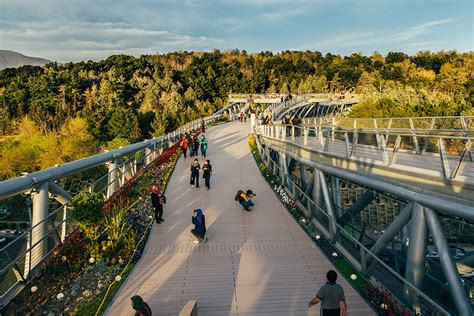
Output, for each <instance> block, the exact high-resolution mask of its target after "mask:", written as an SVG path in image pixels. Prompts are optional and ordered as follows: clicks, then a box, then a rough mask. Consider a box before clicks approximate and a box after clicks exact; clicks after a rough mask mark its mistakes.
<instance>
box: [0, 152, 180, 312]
mask: <svg viewBox="0 0 474 316" xmlns="http://www.w3.org/2000/svg"><path fill="white" fill-rule="evenodd" d="M180 155H181V152H180V150H179V145H178V144H175V145H174V146H172V147H170V148H169V149H167V150H166V151H165V152H164V153H163V154H162V155H160V156H159V157H158V158H157V159H156V160H155V161H153V162H152V163H151V164H150V165H149V166H148V168H147V169H142V170H140V171H139V172H137V174H136V175H135V176H134V177H132V178H131V179H130V180H128V181H127V182H126V183H125V184H124V185H123V186H122V187H120V189H118V190H117V191H116V192H115V193H114V194H113V195H112V196H111V197H110V198H109V199H108V200H106V201H104V200H103V197H102V195H100V194H99V193H90V192H82V193H80V194H79V195H77V196H76V197H74V199H73V204H74V209H73V210H72V211H71V213H70V216H71V217H72V219H73V220H74V221H75V222H76V223H77V225H78V228H77V229H76V230H74V231H73V233H71V234H70V235H69V236H68V237H67V238H66V240H65V241H64V242H63V243H62V244H60V245H58V246H57V247H56V248H55V249H54V250H53V252H52V253H51V255H50V256H49V257H48V259H46V260H45V262H44V268H43V269H42V270H41V271H40V272H39V273H38V275H37V276H36V277H35V278H34V279H33V280H32V282H30V284H29V285H28V286H27V287H25V288H24V289H23V291H22V292H21V293H20V294H19V295H18V296H17V297H16V298H15V299H14V300H12V302H10V304H9V305H8V307H7V309H6V310H5V312H6V314H19V315H28V314H47V315H68V314H80V315H87V314H96V312H98V313H101V312H103V310H104V309H105V308H106V307H107V303H108V302H109V301H110V300H111V299H112V298H113V296H114V294H115V292H116V291H117V290H118V289H119V287H120V284H121V283H122V282H123V280H124V279H125V278H126V276H127V275H128V273H129V272H130V271H131V270H132V268H133V266H134V264H135V263H136V262H137V261H138V259H139V258H140V257H141V255H142V253H143V249H144V247H145V244H146V240H147V238H148V235H149V232H150V227H151V225H152V223H153V217H152V216H151V204H150V201H149V194H150V187H151V185H153V184H154V185H158V187H159V188H160V189H161V190H163V191H164V190H165V188H166V185H167V183H168V180H169V178H170V176H171V174H172V172H173V169H174V166H175V164H176V162H177V160H178V159H179V157H180Z"/></svg>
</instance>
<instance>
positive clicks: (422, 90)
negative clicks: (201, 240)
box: [0, 50, 474, 180]
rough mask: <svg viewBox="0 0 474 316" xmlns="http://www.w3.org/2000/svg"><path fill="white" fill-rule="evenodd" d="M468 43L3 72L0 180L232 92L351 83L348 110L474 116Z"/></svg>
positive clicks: (115, 143)
mask: <svg viewBox="0 0 474 316" xmlns="http://www.w3.org/2000/svg"><path fill="white" fill-rule="evenodd" d="M473 61H474V54H473V52H468V53H456V52H454V51H447V52H445V51H441V52H429V51H422V52H418V53H416V54H414V55H412V56H409V55H407V54H405V53H402V52H390V53H388V54H387V55H386V56H384V55H382V54H379V53H374V54H372V55H371V56H364V55H363V54H360V53H355V54H352V55H350V56H340V55H333V54H330V53H328V54H324V55H323V54H322V53H320V52H311V51H305V52H298V51H285V52H281V53H272V52H261V53H252V54H250V53H247V52H246V51H239V50H231V51H226V52H222V51H218V50H215V51H213V52H186V51H185V52H174V53H168V54H157V55H147V56H141V57H138V58H136V57H133V56H126V55H114V56H110V57H109V58H107V59H105V60H102V61H98V62H93V61H88V62H79V63H67V64H58V63H51V64H48V65H46V66H44V67H38V66H23V67H20V68H9V69H4V70H3V71H0V180H4V179H7V178H11V177H15V176H18V175H20V174H21V173H22V172H33V171H36V170H39V169H43V168H47V167H51V166H53V165H54V164H60V163H64V162H67V161H71V160H74V159H79V158H82V157H85V156H88V155H91V154H93V153H96V152H99V151H101V150H104V149H113V148H117V147H119V146H122V145H126V144H129V143H132V142H136V141H139V140H141V139H146V138H149V137H151V136H156V135H161V134H163V133H166V132H169V131H171V130H173V129H175V128H176V127H178V126H179V125H181V124H183V123H185V122H187V121H190V120H193V119H196V118H198V117H201V116H206V115H209V114H212V113H213V112H214V111H216V110H217V109H219V108H220V107H222V106H224V105H225V103H226V98H227V96H228V94H229V93H231V92H234V93H265V92H268V93H275V92H279V93H308V92H343V91H353V92H356V93H358V94H359V95H360V103H359V104H358V105H357V106H356V107H354V108H353V110H352V111H351V113H350V114H349V115H350V116H352V117H402V116H445V115H474V110H473V108H474V80H473Z"/></svg>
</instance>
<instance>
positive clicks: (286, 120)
mask: <svg viewBox="0 0 474 316" xmlns="http://www.w3.org/2000/svg"><path fill="white" fill-rule="evenodd" d="M282 123H283V125H286V133H287V134H289V133H290V132H291V126H290V125H294V126H299V125H301V123H302V120H301V117H300V116H299V115H298V114H292V115H290V114H289V113H286V114H285V116H283V120H282ZM295 136H296V137H298V136H300V129H299V128H295Z"/></svg>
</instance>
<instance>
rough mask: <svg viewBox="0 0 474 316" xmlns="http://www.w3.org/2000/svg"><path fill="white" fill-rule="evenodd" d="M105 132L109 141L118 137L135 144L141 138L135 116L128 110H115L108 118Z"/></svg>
mask: <svg viewBox="0 0 474 316" xmlns="http://www.w3.org/2000/svg"><path fill="white" fill-rule="evenodd" d="M107 131H108V135H109V138H110V139H113V138H116V137H120V138H126V139H128V140H130V141H131V142H135V141H137V140H138V139H139V138H140V136H141V132H140V127H139V124H138V119H137V116H136V115H135V113H133V111H132V110H130V109H128V110H124V109H122V108H116V109H115V110H114V111H113V112H112V115H111V116H110V120H109V122H108V129H107Z"/></svg>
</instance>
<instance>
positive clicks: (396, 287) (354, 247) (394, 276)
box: [257, 138, 451, 315]
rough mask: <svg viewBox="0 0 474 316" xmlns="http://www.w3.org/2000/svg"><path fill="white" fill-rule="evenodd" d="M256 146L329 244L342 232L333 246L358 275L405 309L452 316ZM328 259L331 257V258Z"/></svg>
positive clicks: (269, 167) (424, 313) (289, 193)
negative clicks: (377, 285) (377, 284)
mask: <svg viewBox="0 0 474 316" xmlns="http://www.w3.org/2000/svg"><path fill="white" fill-rule="evenodd" d="M257 145H258V148H259V152H260V154H261V156H262V157H264V159H263V160H264V162H265V163H266V165H267V167H268V169H269V170H270V171H271V172H272V173H273V174H274V175H275V176H277V177H278V179H279V180H280V183H281V184H282V186H283V187H284V189H285V191H286V192H287V194H288V195H289V196H290V197H291V198H292V199H293V200H295V201H297V202H298V205H299V207H300V208H301V209H302V210H303V211H304V212H305V213H306V216H308V217H310V218H311V220H312V222H313V224H314V225H315V227H316V228H317V229H318V230H319V231H320V232H321V234H322V235H324V237H325V238H326V239H327V240H330V239H331V233H330V231H332V230H337V231H339V232H340V234H339V237H338V240H337V242H335V243H334V246H335V247H336V249H337V250H339V252H340V253H341V254H342V255H343V256H344V257H345V258H346V259H347V260H349V261H350V262H351V263H352V264H353V266H354V267H355V268H356V269H357V270H358V271H359V272H361V273H362V274H365V275H366V277H367V278H368V279H371V280H374V281H379V282H380V283H381V284H383V287H384V288H386V289H388V290H389V291H390V292H391V293H393V294H394V295H395V296H396V298H397V299H398V300H399V301H401V302H402V303H403V304H405V305H406V306H415V308H419V309H420V311H421V312H422V314H423V315H435V314H436V313H437V314H436V315H440V314H441V315H451V314H450V312H449V311H448V310H447V309H446V308H445V307H443V306H441V305H440V304H438V303H437V302H435V301H434V300H433V299H432V298H430V297H429V296H428V295H426V294H425V293H423V291H422V290H420V289H418V288H417V287H416V286H415V285H413V284H411V283H410V282H408V281H407V280H406V279H405V278H404V277H403V276H401V275H400V274H398V273H397V272H396V271H394V270H393V269H392V268H391V267H390V266H388V265H387V264H386V263H385V262H383V261H382V260H381V259H379V258H378V257H377V256H376V255H375V254H373V253H372V252H371V251H370V250H369V249H368V248H366V246H364V245H363V244H362V243H361V242H360V240H359V239H358V238H357V236H353V235H352V232H351V231H348V230H347V229H346V228H345V227H343V226H341V225H340V224H339V223H338V222H337V221H336V220H334V219H333V218H332V216H330V215H329V213H328V210H327V209H326V208H325V207H324V208H323V207H321V206H320V205H317V203H316V202H315V201H314V200H313V199H312V198H311V197H310V196H309V195H307V194H306V193H305V192H304V190H303V189H301V188H300V187H299V186H298V185H297V184H296V183H295V182H294V181H293V180H292V179H291V177H290V176H289V175H288V174H286V173H285V171H284V170H282V169H281V167H280V166H279V164H278V162H277V161H275V160H273V159H272V158H271V157H270V156H269V155H267V154H266V153H265V151H264V150H263V148H262V146H261V143H260V140H258V138H257ZM312 237H313V238H314V237H316V239H317V240H318V239H319V238H318V237H317V236H312ZM328 255H329V256H331V254H328ZM367 258H369V260H367ZM369 262H370V266H369ZM369 268H370V270H369ZM409 294H410V295H409ZM413 298H415V300H416V302H414V301H413Z"/></svg>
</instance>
